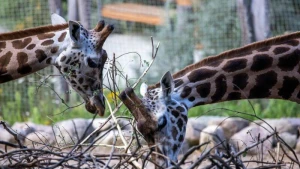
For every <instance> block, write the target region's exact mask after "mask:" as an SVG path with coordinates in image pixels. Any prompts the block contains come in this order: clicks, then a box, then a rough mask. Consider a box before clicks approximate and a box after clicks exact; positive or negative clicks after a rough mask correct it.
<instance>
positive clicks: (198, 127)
mask: <svg viewBox="0 0 300 169" xmlns="http://www.w3.org/2000/svg"><path fill="white" fill-rule="evenodd" d="M205 127H206V125H204V124H202V123H201V121H199V120H198V119H195V118H190V119H189V120H188V123H187V126H186V134H185V139H184V140H185V141H186V142H187V143H188V144H189V145H190V146H194V145H198V143H199V138H200V132H201V131H202V130H203V129H204V128H205Z"/></svg>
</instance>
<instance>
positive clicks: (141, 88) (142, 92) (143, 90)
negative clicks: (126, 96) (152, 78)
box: [140, 83, 148, 97]
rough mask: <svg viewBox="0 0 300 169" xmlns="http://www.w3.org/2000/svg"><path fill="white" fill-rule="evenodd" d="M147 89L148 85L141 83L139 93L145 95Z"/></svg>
mask: <svg viewBox="0 0 300 169" xmlns="http://www.w3.org/2000/svg"><path fill="white" fill-rule="evenodd" d="M147 90H148V85H147V84H146V83H142V84H141V87H140V94H141V95H142V96H143V97H145V96H146V93H147Z"/></svg>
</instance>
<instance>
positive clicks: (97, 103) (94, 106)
mask: <svg viewBox="0 0 300 169" xmlns="http://www.w3.org/2000/svg"><path fill="white" fill-rule="evenodd" d="M85 108H86V110H87V111H88V112H90V113H92V114H96V113H97V114H98V115H99V116H103V115H104V112H105V100H104V98H103V94H102V93H101V94H99V95H96V96H92V97H91V98H90V99H89V100H88V101H87V102H86V104H85Z"/></svg>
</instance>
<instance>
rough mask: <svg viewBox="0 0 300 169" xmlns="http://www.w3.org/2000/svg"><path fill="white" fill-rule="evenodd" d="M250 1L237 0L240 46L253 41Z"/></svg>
mask: <svg viewBox="0 0 300 169" xmlns="http://www.w3.org/2000/svg"><path fill="white" fill-rule="evenodd" d="M250 12H251V0H237V14H238V17H239V19H240V24H241V32H242V46H244V45H247V44H249V43H251V42H254V41H255V38H254V30H253V22H252V15H251V13H250Z"/></svg>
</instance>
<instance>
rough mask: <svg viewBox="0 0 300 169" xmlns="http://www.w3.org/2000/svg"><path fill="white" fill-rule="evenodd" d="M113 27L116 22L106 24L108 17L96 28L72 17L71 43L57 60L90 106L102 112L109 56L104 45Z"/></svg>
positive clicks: (69, 80) (63, 73) (103, 109)
mask: <svg viewBox="0 0 300 169" xmlns="http://www.w3.org/2000/svg"><path fill="white" fill-rule="evenodd" d="M113 29H114V27H113V26H112V25H107V26H105V23H104V21H100V22H99V23H98V24H97V26H96V27H95V28H94V29H92V30H86V29H85V28H84V27H83V26H82V25H81V24H79V23H78V22H74V21H69V32H68V34H69V36H70V40H71V43H70V44H69V46H68V47H67V48H66V50H64V51H63V52H62V53H60V55H59V56H58V57H57V58H56V59H55V61H54V65H55V66H56V67H57V68H58V69H59V71H60V72H61V74H62V75H63V76H64V77H65V79H66V80H67V82H68V83H69V84H70V85H71V86H72V88H73V89H74V90H75V91H76V92H77V93H79V94H80V95H81V97H82V98H83V99H84V100H85V102H86V105H85V107H86V109H87V110H88V111H89V112H91V113H98V114H99V115H101V116H102V115H103V114H104V111H105V104H104V103H105V102H104V97H103V92H102V71H103V67H104V63H105V61H106V59H107V54H106V51H105V50H103V49H102V46H103V43H104V41H105V40H106V38H107V37H108V35H109V34H110V33H111V32H112V31H113Z"/></svg>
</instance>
